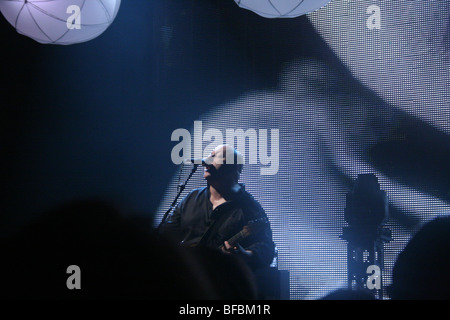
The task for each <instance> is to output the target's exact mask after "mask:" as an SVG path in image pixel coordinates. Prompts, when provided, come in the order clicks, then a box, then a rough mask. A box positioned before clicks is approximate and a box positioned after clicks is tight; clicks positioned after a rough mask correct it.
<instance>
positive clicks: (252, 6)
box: [234, 0, 331, 18]
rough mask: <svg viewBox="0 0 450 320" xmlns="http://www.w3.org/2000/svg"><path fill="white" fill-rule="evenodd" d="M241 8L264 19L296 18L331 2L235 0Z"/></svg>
mask: <svg viewBox="0 0 450 320" xmlns="http://www.w3.org/2000/svg"><path fill="white" fill-rule="evenodd" d="M234 1H235V2H236V3H237V5H238V6H239V7H241V8H244V9H248V10H251V11H253V12H255V13H257V14H259V15H260V16H262V17H264V18H295V17H298V16H301V15H304V14H307V13H310V12H313V11H315V10H318V9H320V8H322V7H324V6H326V5H327V4H328V2H330V1H331V0H234Z"/></svg>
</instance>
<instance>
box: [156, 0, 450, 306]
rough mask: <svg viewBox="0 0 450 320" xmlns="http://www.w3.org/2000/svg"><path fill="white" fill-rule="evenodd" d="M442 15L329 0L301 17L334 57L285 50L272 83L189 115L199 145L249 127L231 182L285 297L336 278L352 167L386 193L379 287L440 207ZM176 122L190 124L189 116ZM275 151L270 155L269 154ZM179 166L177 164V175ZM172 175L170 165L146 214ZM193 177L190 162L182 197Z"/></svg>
mask: <svg viewBox="0 0 450 320" xmlns="http://www.w3.org/2000/svg"><path fill="white" fill-rule="evenodd" d="M449 17H450V2H449V1H420V0H417V1H413V0H398V1H389V0H385V1H357V0H354V1H339V0H334V1H332V2H331V3H330V4H329V5H328V6H327V7H325V8H323V9H321V10H319V11H317V12H314V13H311V14H309V15H308V19H309V20H310V22H311V23H312V25H313V26H314V28H315V30H316V31H317V33H318V34H319V35H320V37H321V38H322V39H323V40H324V41H325V42H326V44H327V46H328V50H329V51H330V52H331V54H332V55H334V56H335V57H336V59H335V60H333V59H319V58H312V57H307V56H302V57H298V58H296V57H294V58H292V59H290V60H289V61H286V63H284V64H283V67H282V68H281V69H280V70H279V78H278V82H277V84H276V85H275V86H273V87H262V88H259V89H258V88H255V89H253V90H250V91H248V92H244V93H243V94H240V95H239V96H236V97H232V98H230V99H229V101H227V102H225V103H223V104H221V105H215V106H210V107H211V108H210V109H209V110H210V111H208V112H205V113H202V114H200V115H199V116H198V119H197V121H198V123H201V126H202V127H201V130H202V135H201V136H200V138H201V139H202V141H200V142H198V141H197V144H199V145H201V146H202V150H203V149H204V148H206V147H207V146H208V145H210V144H211V143H213V144H214V142H215V141H212V136H211V135H210V134H209V133H211V132H213V133H216V136H215V137H216V138H217V137H218V136H219V133H221V134H222V138H223V140H224V142H226V141H225V140H226V133H227V130H228V132H230V130H231V131H232V130H234V131H235V132H236V130H238V129H239V130H242V131H243V132H247V133H248V134H249V135H250V133H251V134H253V135H252V137H253V138H255V137H256V139H254V140H253V143H255V141H256V149H255V150H257V153H258V157H257V159H256V161H255V159H253V163H250V155H249V153H250V151H251V150H250V149H251V148H253V147H254V145H253V147H251V146H249V144H250V142H251V140H250V138H248V137H247V140H246V142H247V144H246V146H245V147H244V150H242V149H241V150H240V151H241V152H243V153H244V154H247V158H246V161H247V162H246V165H245V166H244V171H243V174H242V177H241V182H243V183H245V185H246V189H247V190H248V191H249V192H250V193H252V194H253V195H254V197H255V198H256V199H257V200H258V201H259V202H260V203H261V205H262V206H263V208H264V209H265V211H266V213H267V215H268V217H269V220H270V223H271V226H272V230H273V236H274V241H275V243H276V245H277V249H278V268H279V269H281V270H289V273H290V297H291V299H318V298H321V297H323V296H325V295H326V294H328V293H330V292H331V291H333V290H335V289H338V288H343V287H345V286H346V284H347V262H346V242H345V241H343V240H342V239H340V236H341V234H342V228H343V227H345V226H346V222H345V221H344V207H345V195H346V193H347V192H349V191H350V190H351V187H352V182H353V181H354V179H355V178H356V177H357V175H358V174H361V173H374V174H375V175H376V176H377V178H378V181H379V183H380V186H381V189H382V190H384V191H386V192H387V195H388V198H389V209H390V219H389V221H388V223H387V227H388V228H390V229H391V231H392V236H393V239H392V241H391V242H389V243H387V244H386V245H385V266H384V268H385V269H384V273H383V281H384V284H385V285H389V284H390V283H391V272H392V268H393V265H394V263H395V259H396V257H397V255H398V253H399V252H400V251H401V250H402V249H403V248H404V246H405V245H406V243H407V241H408V240H409V239H410V238H411V236H412V235H413V234H414V232H415V231H416V230H417V228H419V227H420V226H421V225H422V224H423V223H424V222H426V221H429V220H430V219H432V218H434V217H436V216H440V215H447V214H449V213H450V204H449V201H450V194H449V191H448V190H449V179H448V177H449V176H450V175H449V166H448V163H449V162H448V160H449V159H450V143H449V134H450V121H449V120H450V117H449V114H450V105H449V101H450V99H449V98H450V94H449V91H450V89H449V88H450V72H449V68H450V59H449V55H450V54H449V52H450V40H449V38H450V37H449V34H450V24H449V20H450V19H449ZM286 32H292V33H295V32H300V31H299V30H295V29H291V30H286ZM275 36H276V35H273V34H272V35H268V39H267V41H269V42H270V41H271V38H270V37H275ZM174 129H176V128H174ZM186 129H187V130H190V132H191V133H192V134H194V124H192V127H190V128H186ZM208 130H210V131H209V133H207V134H205V132H208ZM211 130H212V131H211ZM277 132H278V140H277V138H276V135H275V133H277ZM266 133H267V134H266ZM271 133H274V134H273V135H271ZM216 142H217V140H216ZM171 143H173V145H174V146H175V145H176V144H177V142H174V141H172V142H171ZM192 143H193V144H194V141H192ZM275 151H276V152H278V157H277V158H278V160H277V159H275V157H274V158H272V159H271V160H272V161H269V160H270V158H268V156H270V155H272V156H274V153H273V152H275ZM271 152H272V153H271ZM265 156H266V157H265ZM261 168H267V170H266V173H268V174H262V170H261ZM189 171H190V167H187V166H186V167H184V169H183V172H182V173H181V180H184V179H186V177H187V175H188V174H189ZM177 184H178V175H175V176H174V177H173V179H172V181H171V182H170V183H169V184H168V185H167V189H166V194H165V197H164V199H163V200H162V201H161V204H160V207H159V209H158V215H157V218H156V220H155V224H157V223H158V222H159V220H160V218H161V217H162V214H163V213H164V212H165V211H166V209H167V208H168V207H169V205H170V203H171V202H172V200H173V198H174V197H175V194H176V186H177ZM202 186H205V182H204V181H203V179H202V174H201V170H199V172H197V173H195V174H194V176H193V178H192V179H191V180H190V182H189V184H188V186H187V188H186V190H185V193H184V194H183V195H185V194H186V193H187V192H189V191H190V190H191V189H192V188H197V187H202Z"/></svg>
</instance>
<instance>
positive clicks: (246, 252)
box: [222, 241, 253, 257]
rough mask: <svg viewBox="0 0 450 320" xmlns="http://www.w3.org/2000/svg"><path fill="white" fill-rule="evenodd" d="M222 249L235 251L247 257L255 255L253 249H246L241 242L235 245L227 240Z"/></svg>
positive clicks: (229, 251) (228, 251)
mask: <svg viewBox="0 0 450 320" xmlns="http://www.w3.org/2000/svg"><path fill="white" fill-rule="evenodd" d="M222 251H223V252H225V253H228V254H231V253H234V254H239V255H243V256H247V257H251V256H252V255H253V251H250V250H245V249H244V248H243V247H242V246H241V245H240V244H239V243H237V244H236V245H235V246H234V247H233V246H231V245H230V244H229V243H228V241H225V242H224V244H223V246H222Z"/></svg>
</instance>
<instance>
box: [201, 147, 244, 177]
mask: <svg viewBox="0 0 450 320" xmlns="http://www.w3.org/2000/svg"><path fill="white" fill-rule="evenodd" d="M205 162H206V163H207V165H206V166H205V174H204V178H205V179H206V180H208V181H212V180H217V179H220V180H223V181H224V182H234V183H237V181H238V180H239V177H240V174H241V172H242V168H243V165H244V158H243V156H242V155H241V153H240V152H239V151H237V150H236V149H235V148H233V147H232V146H230V145H226V144H224V145H219V146H217V147H216V148H214V150H213V151H211V153H210V155H209V156H208V157H207V158H206V160H205Z"/></svg>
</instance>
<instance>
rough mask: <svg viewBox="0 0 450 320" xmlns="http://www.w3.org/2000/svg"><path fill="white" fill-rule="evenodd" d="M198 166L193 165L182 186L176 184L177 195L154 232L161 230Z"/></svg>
mask: <svg viewBox="0 0 450 320" xmlns="http://www.w3.org/2000/svg"><path fill="white" fill-rule="evenodd" d="M198 166H199V165H198V164H195V163H194V167H193V168H192V170H191V173H189V176H188V177H187V179H186V181H184V183H182V184H178V187H177V189H178V192H177V195H176V197H175V199H174V200H173V201H172V204H171V205H170V207H169V209H168V210H167V211H166V213H164V216H163V218H162V220H161V222H160V223H159V226H158V228H157V229H156V231H159V229H160V228H161V226H162V224H163V223H164V222H165V221H166V219H167V217H168V216H169V213H170V211H172V210H173V209H175V206H176V205H177V202H178V198H179V197H180V195H181V194H182V193H183V191H184V189H185V188H186V185H187V183H188V181H189V179H191V177H192V175H193V174H194V173H195V171H197V167H198ZM180 171H181V170H180ZM180 174H181V172H180Z"/></svg>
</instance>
